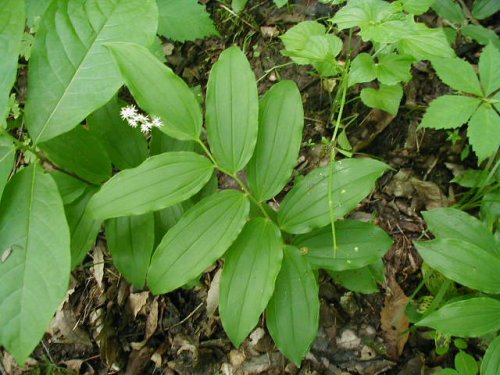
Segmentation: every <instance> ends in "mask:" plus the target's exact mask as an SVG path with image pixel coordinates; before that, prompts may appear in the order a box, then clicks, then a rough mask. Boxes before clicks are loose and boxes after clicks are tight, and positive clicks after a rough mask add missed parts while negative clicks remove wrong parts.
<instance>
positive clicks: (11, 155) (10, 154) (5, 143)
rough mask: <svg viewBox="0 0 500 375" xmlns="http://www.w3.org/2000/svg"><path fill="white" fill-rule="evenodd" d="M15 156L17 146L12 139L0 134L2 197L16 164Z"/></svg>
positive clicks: (0, 183) (0, 192)
mask: <svg viewBox="0 0 500 375" xmlns="http://www.w3.org/2000/svg"><path fill="white" fill-rule="evenodd" d="M15 156H16V148H15V147H14V144H13V143H12V141H11V140H10V139H9V137H7V136H4V135H0V198H1V197H2V192H3V189H4V188H5V184H6V183H7V180H8V178H9V175H10V172H11V171H12V167H13V166H14V159H15Z"/></svg>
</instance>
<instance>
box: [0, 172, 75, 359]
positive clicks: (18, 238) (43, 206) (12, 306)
mask: <svg viewBox="0 0 500 375" xmlns="http://www.w3.org/2000/svg"><path fill="white" fill-rule="evenodd" d="M69 241H70V240H69V230H68V224H67V223H66V220H65V217H64V208H63V204H62V201H61V197H60V196H59V192H58V191H57V186H56V184H55V182H54V181H53V180H52V178H51V177H50V175H48V174H45V173H43V172H42V169H41V167H39V166H37V165H31V166H29V167H27V168H24V169H23V170H22V171H20V172H19V173H17V174H16V175H15V176H14V177H13V178H12V180H10V182H9V183H8V184H7V187H6V188H5V191H4V194H3V197H2V201H1V203H0V253H1V257H2V261H1V262H0V316H1V317H2V324H1V325H0V344H1V345H3V346H4V347H5V348H6V349H7V350H8V351H9V352H10V353H11V354H12V355H13V356H14V358H15V359H16V361H17V362H18V363H19V364H23V363H24V362H25V361H26V359H27V358H28V356H29V354H30V353H31V352H32V350H33V349H34V348H35V347H36V346H37V345H38V342H39V341H40V340H41V338H42V337H43V334H44V332H45V330H46V328H47V327H48V325H49V323H50V321H51V319H52V316H53V315H54V313H55V312H56V310H57V308H58V307H59V304H60V303H61V302H62V300H63V298H64V296H65V295H66V290H67V288H68V281H69V272H70V243H69Z"/></svg>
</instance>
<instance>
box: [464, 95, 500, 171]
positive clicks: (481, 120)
mask: <svg viewBox="0 0 500 375" xmlns="http://www.w3.org/2000/svg"><path fill="white" fill-rule="evenodd" d="M499 134H500V116H499V115H498V113H497V112H496V111H495V109H494V108H493V107H492V105H491V104H489V103H483V104H481V105H480V106H479V108H478V109H477V111H476V112H474V114H473V115H472V117H471V119H470V121H469V127H468V128H467V136H468V137H469V142H470V144H471V146H472V149H473V150H474V153H475V154H476V156H477V158H478V161H479V163H481V162H482V161H483V160H484V159H486V158H488V157H490V156H493V155H494V154H495V152H496V151H497V150H498V147H499V146H500V137H499V136H498V135H499Z"/></svg>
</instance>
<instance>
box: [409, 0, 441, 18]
mask: <svg viewBox="0 0 500 375" xmlns="http://www.w3.org/2000/svg"><path fill="white" fill-rule="evenodd" d="M434 2H435V0H401V3H402V4H403V9H404V11H405V12H408V13H411V14H413V15H414V16H419V15H421V14H423V13H425V12H427V10H428V9H429V7H430V6H431V5H432V4H433V3H434Z"/></svg>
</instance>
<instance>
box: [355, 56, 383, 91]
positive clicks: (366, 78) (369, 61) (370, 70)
mask: <svg viewBox="0 0 500 375" xmlns="http://www.w3.org/2000/svg"><path fill="white" fill-rule="evenodd" d="M375 78H377V67H376V66H375V62H374V61H373V57H372V56H371V55H369V54H368V53H364V52H363V53H360V54H359V55H358V56H356V57H355V58H354V60H352V63H351V69H350V70H349V86H353V85H355V84H356V83H363V82H370V81H373V80H374V79H375Z"/></svg>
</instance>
